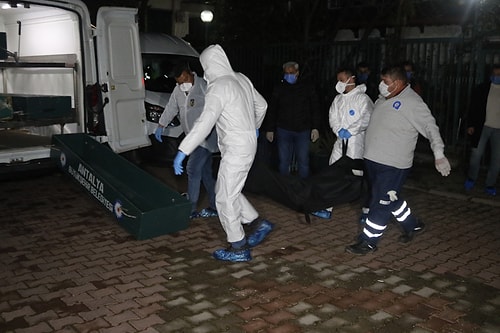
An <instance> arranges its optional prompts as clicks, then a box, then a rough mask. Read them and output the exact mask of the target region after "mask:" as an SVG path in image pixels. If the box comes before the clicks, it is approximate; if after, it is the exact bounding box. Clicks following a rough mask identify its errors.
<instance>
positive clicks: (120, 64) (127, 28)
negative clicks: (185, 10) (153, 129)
mask: <svg viewBox="0 0 500 333" xmlns="http://www.w3.org/2000/svg"><path fill="white" fill-rule="evenodd" d="M96 23H97V58H98V59H97V62H98V70H99V84H100V85H101V89H102V91H103V94H102V97H103V102H104V105H105V106H104V122H105V125H106V133H107V137H108V144H109V145H110V147H111V149H113V150H114V151H115V152H117V153H121V152H125V151H128V150H132V149H136V148H139V147H144V146H148V145H150V144H151V142H150V141H149V138H148V135H147V129H146V112H145V109H144V97H145V89H144V83H143V72H142V60H141V51H140V42H139V28H138V26H137V9H134V8H121V7H101V8H99V10H98V12H97V21H96Z"/></svg>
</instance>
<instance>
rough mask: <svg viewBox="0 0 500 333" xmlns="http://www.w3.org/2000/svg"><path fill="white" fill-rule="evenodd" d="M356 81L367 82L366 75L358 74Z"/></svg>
mask: <svg viewBox="0 0 500 333" xmlns="http://www.w3.org/2000/svg"><path fill="white" fill-rule="evenodd" d="M358 80H359V82H366V81H368V73H359V74H358Z"/></svg>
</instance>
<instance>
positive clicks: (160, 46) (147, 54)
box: [140, 33, 203, 162]
mask: <svg viewBox="0 0 500 333" xmlns="http://www.w3.org/2000/svg"><path fill="white" fill-rule="evenodd" d="M140 43H141V52H142V63H143V71H144V83H145V87H146V98H145V108H146V120H147V121H146V124H147V131H148V135H149V138H150V140H151V143H152V145H151V146H150V147H148V148H146V149H143V150H142V151H143V154H142V156H141V158H143V159H148V160H153V161H160V162H166V161H171V160H173V158H174V157H175V154H176V153H177V146H178V145H179V143H180V141H181V139H182V138H183V131H182V128H181V126H180V123H179V120H178V119H177V118H176V119H174V120H173V121H172V122H171V123H170V125H169V126H167V127H165V128H164V130H163V135H162V136H163V139H162V141H163V142H162V143H160V142H158V141H156V139H155V138H154V132H155V130H156V128H157V127H158V121H159V119H160V116H161V114H162V113H163V110H164V109H165V106H166V104H167V102H168V100H169V98H170V94H171V93H172V91H173V90H174V88H175V85H176V81H175V78H174V77H173V70H174V68H175V67H176V66H177V65H178V64H179V63H188V64H189V66H190V67H191V69H192V70H193V71H194V72H196V73H197V74H198V75H200V76H202V75H203V72H202V71H203V70H202V67H201V64H200V62H199V59H198V58H199V53H198V52H197V51H196V50H195V49H194V48H193V47H192V46H191V44H189V43H188V42H186V41H185V40H183V39H181V38H178V37H174V36H170V35H167V34H163V33H141V34H140Z"/></svg>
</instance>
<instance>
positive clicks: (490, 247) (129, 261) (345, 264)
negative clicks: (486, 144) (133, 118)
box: [0, 169, 500, 333]
mask: <svg viewBox="0 0 500 333" xmlns="http://www.w3.org/2000/svg"><path fill="white" fill-rule="evenodd" d="M159 171H160V172H165V173H166V172H171V170H169V169H164V170H159ZM165 181H166V182H167V183H168V182H169V181H172V180H165ZM178 182H179V179H174V180H173V183H170V184H169V185H171V186H174V187H175V186H178V185H179V183H178ZM410 183H411V182H410ZM1 187H2V191H1V192H2V194H1V202H2V207H3V214H2V216H1V217H0V239H1V241H2V243H1V245H0V265H1V267H2V269H1V270H0V281H1V285H0V332H16V333H19V332H200V333H201V332H235V333H236V332H269V333H271V332H384V333H391V332H398V333H401V332H412V333H425V332H464V333H465V332H484V333H489V332H500V316H499V315H498V314H499V313H500V312H499V310H500V278H499V275H500V254H499V253H500V252H499V250H498V249H499V248H500V241H499V238H500V237H499V236H500V232H499V230H498V228H497V226H498V223H499V218H498V216H499V214H500V206H499V205H498V198H495V199H493V200H490V199H485V198H480V197H474V198H472V199H471V198H470V197H468V196H466V195H464V194H460V193H452V194H449V193H448V195H443V193H440V191H439V189H432V190H425V191H422V190H420V189H418V188H414V187H412V186H411V184H410V186H408V188H407V189H406V190H405V195H406V198H407V200H408V201H409V203H410V205H411V206H412V209H413V211H414V212H416V213H417V215H418V216H419V217H421V218H422V219H423V220H424V221H425V222H426V223H427V226H428V230H427V231H426V232H425V233H424V234H422V235H419V237H418V238H417V239H416V240H415V241H414V242H412V243H409V244H406V245H403V244H400V243H398V242H397V237H398V235H399V231H398V230H397V227H396V225H391V226H390V227H389V228H388V231H387V233H386V235H385V236H384V238H383V239H382V240H381V243H380V247H379V250H378V251H377V252H375V253H373V254H369V255H366V256H361V257H357V256H353V255H350V254H347V253H345V252H344V247H345V245H347V244H349V243H350V242H351V241H352V240H353V239H354V237H355V236H356V234H357V232H358V230H357V229H358V228H359V227H358V225H357V224H356V220H357V218H358V213H359V210H358V207H357V204H350V205H342V206H340V207H336V208H335V210H334V213H333V218H332V219H330V220H321V219H317V218H313V219H312V223H311V224H310V225H308V224H306V223H305V222H304V218H303V216H302V215H301V214H299V213H296V212H294V211H292V210H289V209H287V208H285V207H283V206H280V205H278V204H276V203H274V202H272V201H270V200H268V199H266V198H263V197H258V196H254V195H249V196H248V197H249V200H251V202H252V203H254V205H255V206H256V208H257V209H258V210H259V212H261V214H262V215H263V216H265V217H267V218H269V219H270V220H271V221H273V222H275V223H276V225H277V228H276V230H275V231H273V233H272V234H271V236H270V238H269V240H268V241H266V242H264V243H263V244H261V245H259V246H258V247H256V248H255V249H254V250H253V253H252V254H253V256H254V260H252V261H251V262H248V263H237V264H232V263H223V262H218V261H216V260H214V259H212V258H211V256H210V253H211V252H212V251H213V250H214V249H216V248H218V247H220V246H222V245H224V244H223V240H224V233H223V231H222V229H221V227H220V225H219V222H218V220H217V219H214V218H212V219H207V220H194V221H192V223H191V225H190V227H189V228H188V229H187V230H183V231H181V232H178V233H176V234H172V235H165V236H161V237H156V238H154V239H148V240H144V241H136V240H134V239H133V238H132V237H131V236H130V235H128V234H127V233H126V232H125V231H124V230H123V229H122V228H121V227H119V226H118V225H117V224H116V222H115V220H114V218H113V217H112V216H110V215H109V213H107V212H106V211H104V209H103V208H101V206H99V205H98V204H97V203H96V202H95V201H93V199H91V198H90V197H89V196H88V195H87V194H85V193H83V192H82V191H81V190H80V188H79V187H77V186H76V185H75V184H74V183H72V182H70V181H69V179H68V178H67V177H66V176H64V175H62V174H58V173H56V174H53V175H48V176H44V177H39V178H35V179H27V180H24V181H18V182H4V183H1Z"/></svg>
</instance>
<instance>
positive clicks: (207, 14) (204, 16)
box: [200, 9, 214, 46]
mask: <svg viewBox="0 0 500 333" xmlns="http://www.w3.org/2000/svg"><path fill="white" fill-rule="evenodd" d="M200 18H201V20H202V21H203V22H204V23H205V46H208V24H209V23H210V22H212V20H213V19H214V13H212V11H211V10H208V9H205V10H204V11H202V12H201V13H200Z"/></svg>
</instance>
